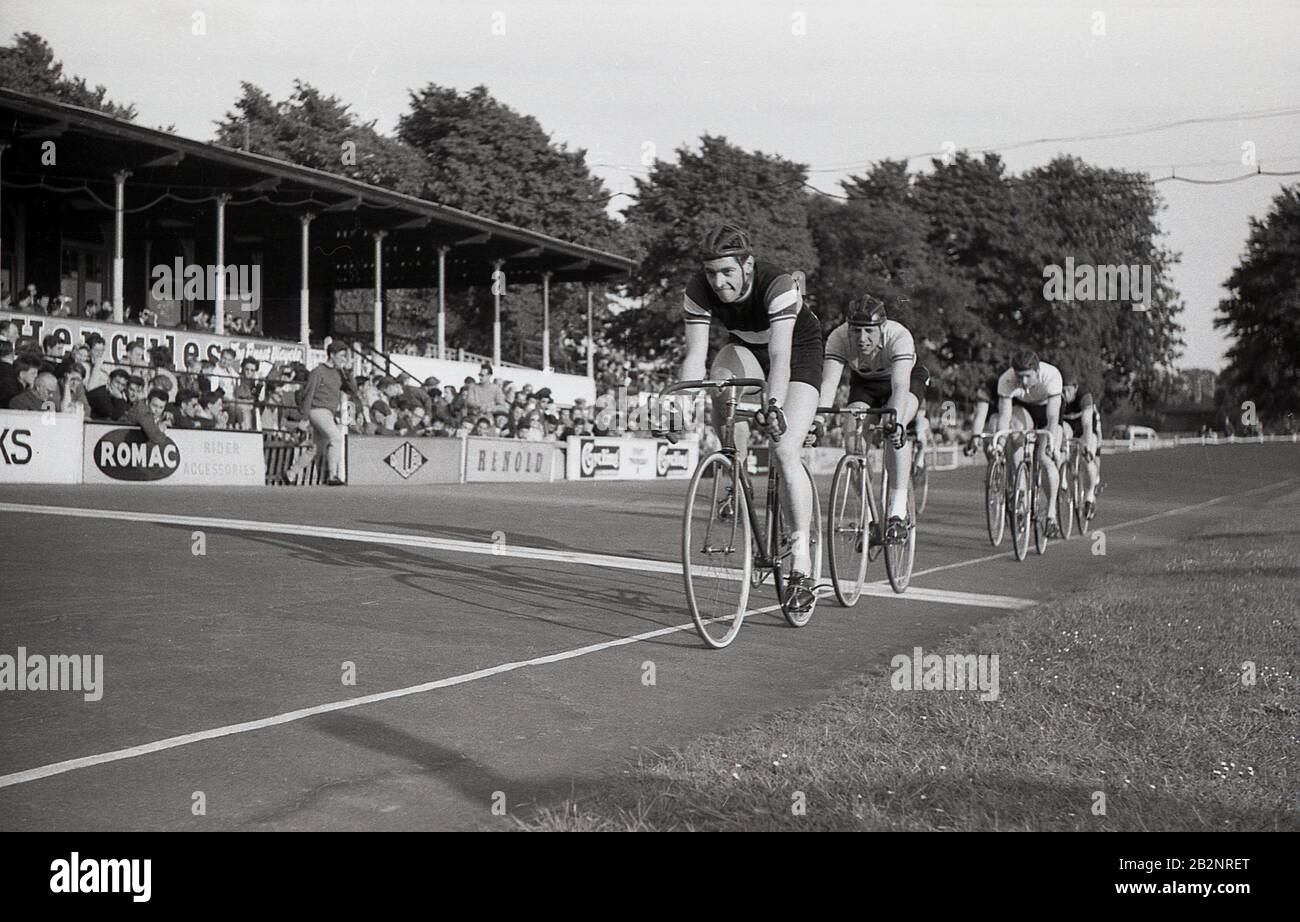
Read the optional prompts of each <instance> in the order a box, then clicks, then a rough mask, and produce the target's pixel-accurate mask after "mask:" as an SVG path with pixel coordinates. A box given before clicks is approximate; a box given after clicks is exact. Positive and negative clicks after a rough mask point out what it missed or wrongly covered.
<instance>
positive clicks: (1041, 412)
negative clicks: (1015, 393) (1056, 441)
mask: <svg viewBox="0 0 1300 922" xmlns="http://www.w3.org/2000/svg"><path fill="white" fill-rule="evenodd" d="M1011 405H1012V406H1015V407H1024V408H1025V411H1026V412H1028V413H1029V418H1030V419H1032V420H1033V421H1034V428H1035V429H1046V428H1047V404H1045V403H1025V402H1024V401H1023V400H1016V399H1013V400H1012V401H1011Z"/></svg>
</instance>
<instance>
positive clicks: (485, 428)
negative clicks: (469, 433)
mask: <svg viewBox="0 0 1300 922" xmlns="http://www.w3.org/2000/svg"><path fill="white" fill-rule="evenodd" d="M474 434H475V435H477V436H483V437H484V438H487V437H490V436H493V435H496V433H495V432H493V431H492V421H491V420H490V419H488V418H487V417H486V416H480V417H479V418H478V422H476V423H475V424H474Z"/></svg>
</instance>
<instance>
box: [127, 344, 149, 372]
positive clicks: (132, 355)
mask: <svg viewBox="0 0 1300 922" xmlns="http://www.w3.org/2000/svg"><path fill="white" fill-rule="evenodd" d="M126 365H127V368H129V369H130V371H131V374H133V375H140V376H141V377H143V378H145V380H148V377H147V376H148V373H149V363H148V362H147V361H146V360H145V350H144V343H142V342H139V341H136V342H133V343H131V345H129V346H127V347H126Z"/></svg>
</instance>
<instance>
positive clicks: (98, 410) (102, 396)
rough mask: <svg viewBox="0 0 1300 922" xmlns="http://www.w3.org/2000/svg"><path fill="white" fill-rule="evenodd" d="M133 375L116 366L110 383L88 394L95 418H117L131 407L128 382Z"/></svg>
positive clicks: (109, 378) (110, 375)
mask: <svg viewBox="0 0 1300 922" xmlns="http://www.w3.org/2000/svg"><path fill="white" fill-rule="evenodd" d="M130 380H131V375H130V374H128V373H127V372H126V370H125V369H122V368H114V369H113V371H112V372H110V373H109V376H108V383H107V384H105V385H104V386H102V387H97V388H94V389H93V390H91V391H89V392H88V393H87V394H86V397H87V398H88V399H89V401H90V410H91V416H92V417H93V418H95V419H108V420H116V419H121V417H122V414H123V413H125V412H126V411H127V410H129V409H130V408H131V402H130V401H129V400H127V399H126V388H127V382H128V381H130Z"/></svg>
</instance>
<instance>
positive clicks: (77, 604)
mask: <svg viewBox="0 0 1300 922" xmlns="http://www.w3.org/2000/svg"><path fill="white" fill-rule="evenodd" d="M1105 465H1106V467H1105V472H1104V479H1105V480H1106V483H1107V488H1106V492H1105V494H1104V496H1103V497H1102V503H1101V507H1100V508H1101V512H1100V515H1099V518H1098V522H1097V527H1098V528H1099V529H1102V530H1103V531H1104V532H1105V533H1106V545H1107V546H1106V552H1107V553H1106V555H1105V556H1097V555H1094V554H1093V553H1091V549H1092V542H1091V541H1089V540H1084V539H1080V538H1079V537H1078V536H1077V535H1076V537H1075V538H1074V539H1073V540H1072V541H1070V542H1068V543H1061V542H1054V543H1053V544H1052V545H1051V547H1050V548H1049V549H1048V552H1047V554H1046V556H1044V557H1041V558H1040V557H1037V556H1036V555H1035V554H1034V553H1033V551H1032V550H1031V551H1030V556H1029V558H1028V559H1027V560H1026V561H1025V562H1023V563H1017V562H1015V560H1014V559H1013V558H1012V557H1011V556H1010V553H1009V546H1010V543H1009V539H1007V541H1005V542H1004V544H1003V546H1002V548H1001V549H1000V552H994V551H993V550H992V549H991V548H990V547H989V545H988V542H987V539H986V538H985V536H984V527H983V518H982V508H981V502H982V487H981V485H980V478H981V476H982V468H964V469H961V470H958V471H953V472H947V473H937V474H934V475H932V480H931V493H930V506H929V508H928V509H927V510H926V515H925V516H924V517H923V520H922V527H923V531H922V534H921V538H920V542H919V545H918V551H917V573H918V575H917V576H916V577H915V578H914V580H913V590H912V591H911V593H909V596H908V597H903V598H898V597H894V596H893V595H892V593H888V592H887V591H886V592H884V593H883V594H882V595H880V596H872V597H864V598H863V599H862V601H860V602H859V604H858V606H857V608H856V609H853V610H845V609H840V608H838V607H837V606H836V605H835V604H834V602H833V600H829V601H824V602H823V603H822V605H821V606H819V608H818V612H817V614H816V616H815V617H814V619H813V621H812V623H811V624H810V625H809V626H808V627H806V628H804V629H802V630H797V631H796V630H793V629H791V628H789V627H787V626H786V625H785V623H784V621H783V620H782V619H781V618H780V613H779V612H776V611H766V612H760V613H758V614H755V615H752V616H751V618H750V619H749V620H748V621H747V623H746V625H745V628H744V630H743V631H742V632H741V634H740V637H739V638H738V640H737V641H736V643H735V644H734V645H733V646H732V647H731V648H729V649H727V650H723V651H718V652H712V651H709V650H707V649H705V648H704V647H703V646H702V645H701V643H700V641H699V638H698V637H697V636H696V635H695V633H694V630H693V628H691V627H689V620H690V619H689V616H688V615H687V613H686V611H685V607H684V602H683V598H682V590H681V579H680V576H679V575H678V574H677V572H676V566H675V559H676V548H677V541H678V535H679V531H678V529H679V518H680V508H681V503H682V499H683V496H684V492H685V483H684V482H682V481H676V482H662V483H613V482H606V483H595V484H592V483H585V484H573V483H559V484H553V485H550V486H547V487H538V486H535V485H524V484H520V485H465V486H459V487H443V488H437V489H427V490H409V491H402V492H398V491H392V490H387V491H386V490H384V489H381V488H346V489H328V488H311V489H269V488H263V489H212V488H209V489H186V488H155V489H150V488H147V487H127V486H121V487H105V488H100V487H76V488H69V487H36V486H33V487H7V488H4V489H3V490H0V573H3V576H2V577H0V583H2V584H3V589H2V591H0V653H3V654H8V655H11V656H13V655H16V651H17V648H18V647H19V646H23V647H25V648H26V649H27V650H28V651H29V653H39V654H56V653H87V654H103V657H104V675H105V678H104V695H103V698H102V700H100V701H97V702H86V701H84V700H83V698H82V696H81V695H80V694H78V693H76V692H32V691H13V692H0V739H2V740H3V745H2V746H0V828H3V829H6V830H32V829H43V830H48V829H185V830H217V829H303V830H307V829H455V828H482V827H487V828H493V827H503V826H506V825H507V824H508V822H509V821H508V820H507V819H504V818H501V817H498V816H494V815H493V813H492V811H491V807H492V804H493V797H494V794H495V792H501V793H502V794H503V795H504V799H505V803H506V806H507V807H508V809H509V811H510V812H511V813H513V814H516V815H526V814H527V812H528V810H529V809H530V807H531V806H533V805H534V804H537V803H543V802H550V801H553V800H556V799H558V798H562V797H564V796H566V795H568V794H569V793H570V792H571V791H573V790H575V789H577V790H579V791H580V790H581V788H582V786H583V785H584V784H585V783H589V782H594V781H597V780H599V779H601V778H603V777H607V776H609V775H610V774H617V773H618V772H619V771H620V770H621V769H622V767H623V766H624V765H625V763H626V760H628V759H635V758H636V756H637V754H638V752H639V751H641V750H645V749H651V750H653V749H659V748H662V747H666V746H670V745H674V744H678V743H683V742H685V741H687V740H689V739H691V738H693V737H695V736H697V735H699V734H701V733H705V732H709V731H715V730H721V729H724V728H731V727H735V726H737V725H738V724H743V723H745V722H748V721H750V720H752V719H753V718H756V717H758V716H759V715H761V714H764V713H766V712H770V711H772V710H776V709H779V708H782V707H785V706H788V705H791V704H799V703H807V702H812V701H815V700H817V699H819V698H821V697H823V696H824V695H825V694H826V693H827V692H828V691H830V690H831V689H832V688H833V687H834V685H835V684H836V683H837V682H839V681H840V680H842V679H845V678H848V677H851V676H853V675H855V674H858V673H860V672H861V671H862V670H863V669H864V668H865V667H868V666H870V665H873V664H878V663H886V662H888V660H889V658H890V657H891V656H892V655H894V654H895V653H898V652H909V651H910V650H911V649H912V647H914V646H916V645H921V646H924V647H927V648H939V649H942V641H943V640H944V639H945V638H946V637H949V636H950V635H952V634H953V633H954V632H956V631H959V630H961V629H962V628H964V627H966V626H968V625H971V624H974V623H977V622H980V621H985V620H988V619H990V618H995V617H1000V616H1003V615H1006V614H1009V613H1011V612H1012V611H1015V610H1018V609H1019V608H1021V607H1022V606H1024V605H1027V604H1029V603H1031V602H1038V603H1050V602H1051V601H1052V600H1053V599H1054V598H1059V597H1061V596H1063V595H1066V594H1069V593H1071V592H1075V591H1078V590H1080V589H1082V588H1083V587H1085V586H1086V585H1087V583H1088V582H1089V581H1090V580H1092V579H1094V578H1095V577H1097V576H1100V575H1102V574H1104V573H1105V572H1106V570H1107V569H1108V568H1112V567H1114V566H1115V565H1116V564H1118V563H1120V562H1122V561H1123V560H1124V559H1125V557H1126V556H1127V555H1133V554H1140V553H1143V552H1144V551H1145V550H1148V549H1150V548H1152V547H1153V546H1158V545H1166V544H1170V543H1174V542H1178V541H1180V540H1182V539H1184V538H1186V537H1187V536H1190V535H1193V534H1196V533H1198V532H1203V531H1205V530H1207V529H1211V530H1212V529H1214V528H1215V527H1216V523H1218V522H1219V521H1220V520H1222V519H1223V518H1224V517H1225V516H1226V514H1227V513H1228V512H1229V510H1239V509H1243V508H1244V509H1250V508H1260V507H1262V506H1264V505H1265V504H1279V503H1285V504H1289V505H1290V506H1292V507H1294V508H1295V509H1296V510H1297V513H1298V515H1297V519H1300V446H1296V445H1289V444H1269V445H1246V444H1241V445H1231V446H1215V447H1199V446H1198V447H1181V448H1175V449H1166V450H1161V451H1151V452H1140V453H1135V454H1110V455H1108V456H1107V457H1106V459H1105ZM819 486H820V487H821V489H822V497H823V502H825V497H826V495H827V493H828V492H829V490H828V488H829V484H828V482H827V481H826V480H825V479H821V482H820V483H819ZM195 531H202V532H203V533H204V539H205V541H206V554H205V555H204V556H195V555H194V554H193V553H192V548H193V546H194V540H195V539H194V535H193V533H194V532H195ZM494 533H501V534H499V535H497V538H496V552H495V553H494V552H493V544H494V537H493V536H494ZM995 553H996V555H997V556H991V555H993V554H995ZM871 575H872V578H877V579H883V576H884V572H883V567H881V565H880V563H879V562H877V563H876V564H874V565H873V569H872V570H871ZM922 590H931V591H933V590H939V592H923V591H922ZM773 603H774V597H773V595H772V590H771V588H770V586H764V587H762V588H761V589H759V590H757V591H756V592H755V593H754V595H753V596H752V597H751V605H752V606H754V607H756V608H760V609H762V608H769V607H770V606H772V605H773ZM678 627H680V628H683V629H682V630H674V628H678ZM345 661H346V662H351V663H354V664H355V666H356V684H355V686H345V685H343V684H342V682H341V678H340V677H341V671H342V664H343V663H344V662H345ZM647 661H649V662H653V664H654V667H655V673H656V684H655V685H654V686H653V687H647V686H646V685H643V684H642V676H643V674H644V673H643V664H645V663H646V662H647ZM200 791H201V792H203V798H204V800H205V802H206V815H202V816H196V815H194V813H193V812H192V810H191V805H192V803H193V802H194V800H193V798H194V795H195V792H200Z"/></svg>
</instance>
